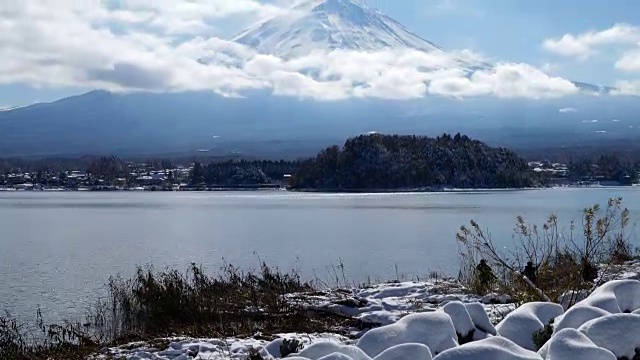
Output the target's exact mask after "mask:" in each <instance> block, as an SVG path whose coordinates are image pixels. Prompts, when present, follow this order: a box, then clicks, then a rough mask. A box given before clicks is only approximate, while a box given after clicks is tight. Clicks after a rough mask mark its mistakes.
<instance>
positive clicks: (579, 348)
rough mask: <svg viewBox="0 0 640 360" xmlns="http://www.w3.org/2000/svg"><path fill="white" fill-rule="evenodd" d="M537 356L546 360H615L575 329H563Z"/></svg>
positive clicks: (605, 350) (612, 355)
mask: <svg viewBox="0 0 640 360" xmlns="http://www.w3.org/2000/svg"><path fill="white" fill-rule="evenodd" d="M538 354H539V355H540V356H542V358H543V359H546V360H568V359H580V360H616V356H615V355H614V354H613V353H612V352H611V351H609V350H607V349H603V348H601V347H598V346H597V345H596V344H594V343H593V341H591V340H590V339H589V338H588V337H587V336H585V335H584V334H583V333H581V332H579V331H578V330H575V329H564V330H561V331H559V332H558V333H556V334H554V336H553V337H552V338H551V339H550V340H549V341H547V343H546V344H544V346H543V347H542V348H541V349H540V351H538Z"/></svg>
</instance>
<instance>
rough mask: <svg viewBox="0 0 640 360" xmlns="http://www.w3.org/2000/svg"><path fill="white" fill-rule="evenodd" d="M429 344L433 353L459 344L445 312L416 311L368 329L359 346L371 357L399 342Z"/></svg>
mask: <svg viewBox="0 0 640 360" xmlns="http://www.w3.org/2000/svg"><path fill="white" fill-rule="evenodd" d="M406 343H419V344H423V345H426V346H427V347H429V349H430V350H431V353H432V354H438V353H440V352H442V351H444V350H447V349H450V348H452V347H455V346H457V345H458V340H457V335H456V330H455V328H454V326H453V322H452V321H451V318H450V317H449V315H447V314H445V313H444V312H431V313H417V314H411V315H408V316H405V317H404V318H402V319H400V320H399V321H398V322H397V323H395V324H392V325H386V326H382V327H379V328H376V329H372V330H369V331H368V332H367V333H365V334H364V335H363V336H362V338H360V340H358V343H357V346H358V347H359V348H360V349H362V350H363V351H364V352H365V353H367V354H368V355H369V356H371V357H375V356H377V355H379V354H380V353H382V352H383V351H384V350H386V349H388V348H390V347H392V346H395V345H400V344H406Z"/></svg>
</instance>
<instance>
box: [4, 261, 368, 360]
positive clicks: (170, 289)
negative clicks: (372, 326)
mask: <svg viewBox="0 0 640 360" xmlns="http://www.w3.org/2000/svg"><path fill="white" fill-rule="evenodd" d="M108 290H109V297H108V301H99V302H98V303H96V305H95V306H94V307H93V308H92V310H91V311H90V312H89V314H88V315H87V317H86V320H85V321H84V322H83V323H82V324H83V325H82V326H80V325H77V324H75V325H72V324H69V323H65V324H64V325H62V326H60V325H44V324H43V323H42V322H41V321H40V322H39V327H40V329H41V331H42V333H41V334H31V333H29V332H27V331H23V330H24V329H25V328H24V327H21V326H20V325H19V324H18V323H17V322H16V321H15V320H12V319H10V318H8V317H0V359H17V360H22V359H40V358H50V359H72V360H73V359H80V358H84V357H86V356H87V355H89V354H91V353H94V352H96V351H97V350H99V349H100V348H102V347H104V346H107V345H109V346H115V345H120V344H126V343H129V342H132V341H148V340H151V339H154V338H162V337H170V336H176V335H180V336H193V337H211V338H214V337H220V338H223V337H227V336H239V337H250V336H253V335H254V334H257V333H262V334H266V335H268V334H274V333H287V332H307V333H314V332H340V331H341V330H343V331H344V329H348V328H350V327H358V326H359V324H358V323H357V322H356V321H354V320H353V319H350V318H348V317H344V316H339V315H336V314H331V313H314V314H312V313H309V312H307V311H306V310H305V309H304V308H303V307H302V306H301V305H298V304H297V303H296V302H295V301H290V300H289V299H287V297H286V295H287V294H291V293H297V292H311V291H314V288H313V286H312V285H311V284H310V283H306V282H302V281H301V280H300V278H299V276H298V275H297V274H295V273H282V272H279V271H278V270H277V269H273V268H270V267H268V266H267V265H265V264H263V265H262V266H261V267H260V269H258V270H257V271H255V272H242V271H240V270H239V269H237V268H235V267H233V266H225V267H224V268H223V269H222V271H221V272H220V274H219V275H217V276H209V275H207V274H205V272H204V271H203V269H202V268H201V267H199V266H196V265H195V264H192V266H191V267H190V269H189V270H188V271H186V272H183V273H181V272H179V271H176V270H170V269H167V270H164V271H155V270H154V269H153V268H152V267H147V268H139V269H138V270H137V272H136V275H135V276H133V277H132V278H130V279H126V280H125V279H122V278H120V277H115V278H111V279H110V280H109V283H108ZM40 319H41V317H40Z"/></svg>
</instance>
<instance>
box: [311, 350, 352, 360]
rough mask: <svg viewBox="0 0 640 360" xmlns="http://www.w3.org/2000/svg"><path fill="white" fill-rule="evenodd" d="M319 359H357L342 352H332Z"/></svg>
mask: <svg viewBox="0 0 640 360" xmlns="http://www.w3.org/2000/svg"><path fill="white" fill-rule="evenodd" d="M318 360H355V359H353V358H352V357H351V356H349V355H345V354H342V353H337V352H336V353H331V354H329V355H326V356H323V357H321V358H320V359H318Z"/></svg>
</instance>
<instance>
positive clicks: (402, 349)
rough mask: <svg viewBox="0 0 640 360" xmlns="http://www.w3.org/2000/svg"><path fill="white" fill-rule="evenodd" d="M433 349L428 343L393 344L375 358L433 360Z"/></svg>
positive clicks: (381, 359) (386, 359)
mask: <svg viewBox="0 0 640 360" xmlns="http://www.w3.org/2000/svg"><path fill="white" fill-rule="evenodd" d="M431 358H432V355H431V350H429V348H428V347H427V346H426V345H423V344H417V343H407V344H400V345H396V346H392V347H390V348H388V349H387V350H385V351H383V352H381V353H380V354H379V355H378V356H376V357H375V358H373V360H406V359H415V360H431Z"/></svg>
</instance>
